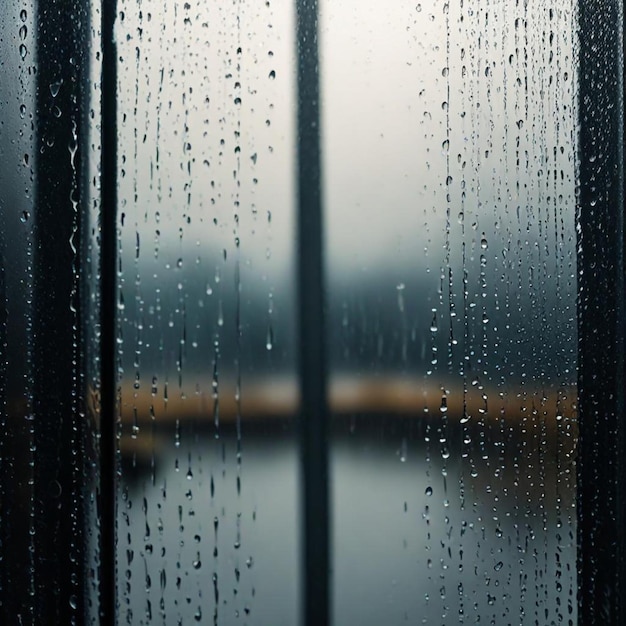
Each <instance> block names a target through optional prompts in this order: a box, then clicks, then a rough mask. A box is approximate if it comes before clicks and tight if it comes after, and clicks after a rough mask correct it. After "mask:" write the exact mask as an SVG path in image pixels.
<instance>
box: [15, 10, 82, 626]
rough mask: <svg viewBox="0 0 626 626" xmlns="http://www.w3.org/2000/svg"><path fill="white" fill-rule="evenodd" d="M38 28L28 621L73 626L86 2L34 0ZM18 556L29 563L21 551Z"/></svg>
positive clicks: (78, 530) (78, 594) (76, 616)
mask: <svg viewBox="0 0 626 626" xmlns="http://www.w3.org/2000/svg"><path fill="white" fill-rule="evenodd" d="M35 30H36V45H37V64H36V68H37V74H36V76H37V78H36V92H35V112H34V120H35V137H36V139H35V147H36V154H35V155H34V161H35V181H34V185H35V204H34V215H33V236H34V246H33V257H32V259H33V263H32V285H33V297H32V300H33V314H32V330H31V332H32V415H31V419H32V424H33V442H32V445H33V446H34V447H33V452H34V454H33V506H34V511H33V515H34V520H35V523H34V533H33V537H32V539H33V542H32V545H31V549H30V551H31V552H32V555H33V562H32V566H33V581H34V584H33V587H32V593H33V595H32V597H31V598H30V601H31V603H32V607H33V623H35V624H50V623H55V624H79V623H82V621H83V618H82V615H83V613H84V595H85V594H84V588H85V576H84V572H85V565H84V555H85V549H84V542H85V532H84V515H83V513H84V506H85V497H86V494H85V493H84V491H85V489H84V480H83V458H82V446H81V441H82V436H83V428H84V427H85V424H84V420H83V416H84V401H85V398H84V393H83V380H82V362H81V359H82V333H81V328H82V325H83V319H82V310H81V306H80V302H81V293H80V281H79V277H80V271H81V265H80V264H81V258H80V250H81V249H82V246H81V243H80V233H81V221H82V214H83V210H84V205H83V198H82V194H81V189H82V186H83V181H84V179H85V176H84V165H85V162H86V161H85V159H86V157H85V154H84V149H85V145H83V144H82V143H81V142H82V141H83V139H84V136H85V120H86V117H85V115H84V111H83V106H82V105H83V94H84V93H86V92H88V90H89V77H88V63H87V62H86V59H88V58H89V55H88V54H87V50H88V45H89V7H88V3H87V2H76V3H73V4H72V8H71V10H68V6H67V3H66V2H65V1H64V0H41V1H40V2H38V3H36V14H35ZM23 558H24V566H25V567H27V565H26V564H27V563H28V557H27V555H23ZM27 592H28V590H27V589H17V588H15V589H13V590H12V593H20V594H22V593H24V594H25V593H27Z"/></svg>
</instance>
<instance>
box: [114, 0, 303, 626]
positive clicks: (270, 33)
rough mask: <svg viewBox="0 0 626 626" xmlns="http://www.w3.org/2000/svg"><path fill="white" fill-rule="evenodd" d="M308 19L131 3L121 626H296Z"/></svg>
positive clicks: (254, 7)
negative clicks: (296, 238) (295, 269)
mask: <svg viewBox="0 0 626 626" xmlns="http://www.w3.org/2000/svg"><path fill="white" fill-rule="evenodd" d="M293 21H294V20H293V16H292V9H291V7H290V5H285V4H284V3H283V4H278V5H276V6H275V5H274V3H271V4H270V3H269V2H267V3H266V2H261V3H253V4H252V3H241V2H239V3H223V2H206V3H197V2H165V1H163V0H158V1H152V2H141V3H137V2H134V1H131V0H125V1H123V2H120V4H119V15H118V18H117V25H116V38H117V42H118V52H119V66H118V81H119V96H118V107H119V116H118V129H119V143H118V161H119V162H118V181H119V183H118V184H119V186H118V233H119V252H118V254H119V273H118V303H117V320H118V337H117V343H118V375H119V408H120V418H119V424H118V441H119V459H118V462H119V477H118V487H117V494H118V516H117V520H118V521H117V548H116V550H117V580H118V584H117V598H118V607H117V619H118V620H119V622H120V623H128V624H137V623H161V622H163V623H172V624H174V623H179V622H181V623H188V622H189V623H193V622H194V621H195V622H198V623H216V624H246V623H273V624H293V623H295V622H296V621H297V606H298V587H297V580H298V576H297V567H298V555H297V549H296V548H297V546H296V540H297V529H298V526H297V524H298V515H297V500H296V476H297V472H296V468H297V465H296V460H297V456H296V450H295V448H294V440H293V432H292V431H293V428H292V422H291V418H292V416H293V413H294V411H295V409H296V403H297V398H296V383H295V361H294V350H293V344H294V340H293V333H294V324H295V320H294V302H293V299H294V295H293V278H292V270H291V266H292V264H293V263H292V255H293V252H292V247H293V237H292V231H293V228H294V225H293V223H292V221H293V215H292V213H293V196H294V189H293V160H294V154H293V149H294V141H295V138H294V129H293V126H294V116H295V109H294V102H295V94H294V88H295V87H294V75H293V74H294V57H295V43H294V23H293Z"/></svg>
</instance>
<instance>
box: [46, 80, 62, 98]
mask: <svg viewBox="0 0 626 626" xmlns="http://www.w3.org/2000/svg"><path fill="white" fill-rule="evenodd" d="M62 85H63V79H62V78H61V79H59V80H56V81H54V82H53V83H50V86H49V87H50V93H51V94H52V97H53V98H56V97H57V96H58V95H59V91H60V90H61V86H62Z"/></svg>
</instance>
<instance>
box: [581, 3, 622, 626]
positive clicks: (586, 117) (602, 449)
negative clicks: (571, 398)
mask: <svg viewBox="0 0 626 626" xmlns="http://www.w3.org/2000/svg"><path fill="white" fill-rule="evenodd" d="M579 20H580V22H579V24H580V57H579V60H580V97H579V107H580V163H579V165H580V230H579V233H580V234H579V268H578V270H579V272H578V277H579V307H578V308H579V314H578V315H579V377H578V383H579V416H580V420H579V433H580V439H579V447H578V576H579V624H581V625H584V626H594V625H596V624H598V625H600V624H624V623H626V593H625V589H624V586H625V584H626V576H625V568H626V551H625V549H624V548H625V543H626V536H625V535H624V528H625V526H624V524H625V522H626V518H625V501H624V496H625V489H626V481H625V476H624V457H625V454H626V449H625V438H624V437H625V433H624V429H625V427H626V423H625V421H624V419H625V417H626V416H625V415H624V391H625V382H624V374H625V371H624V347H625V346H624V323H625V314H626V311H625V307H624V295H625V294H624V80H623V77H624V47H623V32H624V14H623V2H622V1H621V0H605V1H604V2H595V1H594V0H584V1H581V2H580V4H579Z"/></svg>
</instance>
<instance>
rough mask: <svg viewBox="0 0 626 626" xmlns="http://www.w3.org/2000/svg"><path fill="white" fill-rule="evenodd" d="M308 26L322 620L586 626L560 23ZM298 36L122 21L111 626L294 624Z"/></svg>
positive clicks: (569, 74) (285, 6)
mask: <svg viewBox="0 0 626 626" xmlns="http://www.w3.org/2000/svg"><path fill="white" fill-rule="evenodd" d="M319 27H320V51H321V92H322V111H323V113H322V125H321V133H322V157H323V171H324V180H323V195H324V211H325V213H324V219H325V229H326V230H325V253H326V287H327V304H328V311H327V315H328V323H327V330H328V346H329V353H330V359H329V382H330V398H329V400H330V405H331V410H332V414H333V418H332V419H333V422H332V438H331V441H330V450H331V463H332V466H331V469H332V472H331V488H332V526H333V536H332V554H333V579H332V585H333V614H334V623H335V624H337V625H344V624H345V625H347V624H363V625H369V624H372V625H374V624H382V623H384V624H403V623H425V624H452V623H472V624H474V623H479V622H480V623H492V624H509V623H510V624H552V623H554V624H557V623H558V624H560V623H571V624H573V623H575V621H576V600H575V596H576V571H575V562H576V549H575V545H576V542H575V536H576V528H575V517H576V516H575V509H574V505H575V497H576V485H575V466H574V461H575V459H574V449H575V442H576V397H577V394H576V349H577V335H576V293H577V285H576V175H577V164H576V154H577V144H576V141H577V139H576V136H577V122H576V120H577V113H576V90H577V82H576V81H577V78H576V49H577V43H576V37H575V34H576V32H577V29H576V15H575V10H574V3H569V2H564V1H558V2H556V1H551V0H542V1H540V0H528V1H527V2H515V3H512V2H510V1H508V2H507V1H506V0H501V1H500V0H491V1H490V2H476V1H470V2H467V1H460V2H451V3H450V2H444V3H441V2H434V0H433V1H432V2H420V3H415V2H405V1H404V0H398V1H397V2H394V3H392V4H391V5H384V4H382V3H380V2H371V1H369V0H368V1H367V2H363V1H361V2H356V1H355V0H349V1H344V2H339V1H336V0H324V1H323V2H322V4H321V14H320V25H319ZM294 28H295V25H294V15H293V10H292V6H291V3H287V2H280V1H276V0H275V1H268V2H243V1H242V2H237V3H208V2H184V3H182V2H181V3H178V2H177V3H166V2H163V1H162V0H143V1H142V2H139V3H138V2H135V1H134V0H133V1H130V0H123V1H121V2H120V13H119V17H118V23H117V39H118V47H119V67H118V79H119V89H120V101H119V120H118V125H119V144H118V150H119V173H118V174H119V189H118V201H119V223H118V229H119V230H118V232H119V259H120V266H119V274H118V286H119V290H118V294H119V301H118V325H119V336H118V371H119V385H120V387H119V388H120V398H119V403H120V421H119V429H118V430H119V449H120V467H119V477H118V498H119V500H118V501H119V515H118V528H117V537H118V551H117V561H118V580H119V584H118V601H119V607H118V619H119V621H120V622H121V623H129V624H151V623H167V624H172V623H189V622H192V621H194V620H195V621H197V622H200V623H211V620H212V623H215V624H268V625H269V624H272V625H279V624H284V625H292V624H294V623H296V622H297V616H298V607H299V579H298V576H299V552H298V550H299V548H298V540H299V528H300V524H299V502H298V469H299V464H298V458H297V455H298V451H297V446H296V438H295V426H296V420H297V416H298V393H297V380H296V356H297V355H296V341H295V323H296V300H295V298H296V290H295V283H294V267H295V264H296V255H297V250H296V249H295V245H296V244H295V239H294V233H295V223H294V220H295V206H296V204H295V188H294V173H295V160H296V156H297V150H298V147H297V138H296V136H295V106H296V93H295V61H296V56H295V55H296V50H297V48H296V42H295V39H294ZM97 63H98V59H97V58H95V57H94V64H95V66H97Z"/></svg>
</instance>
